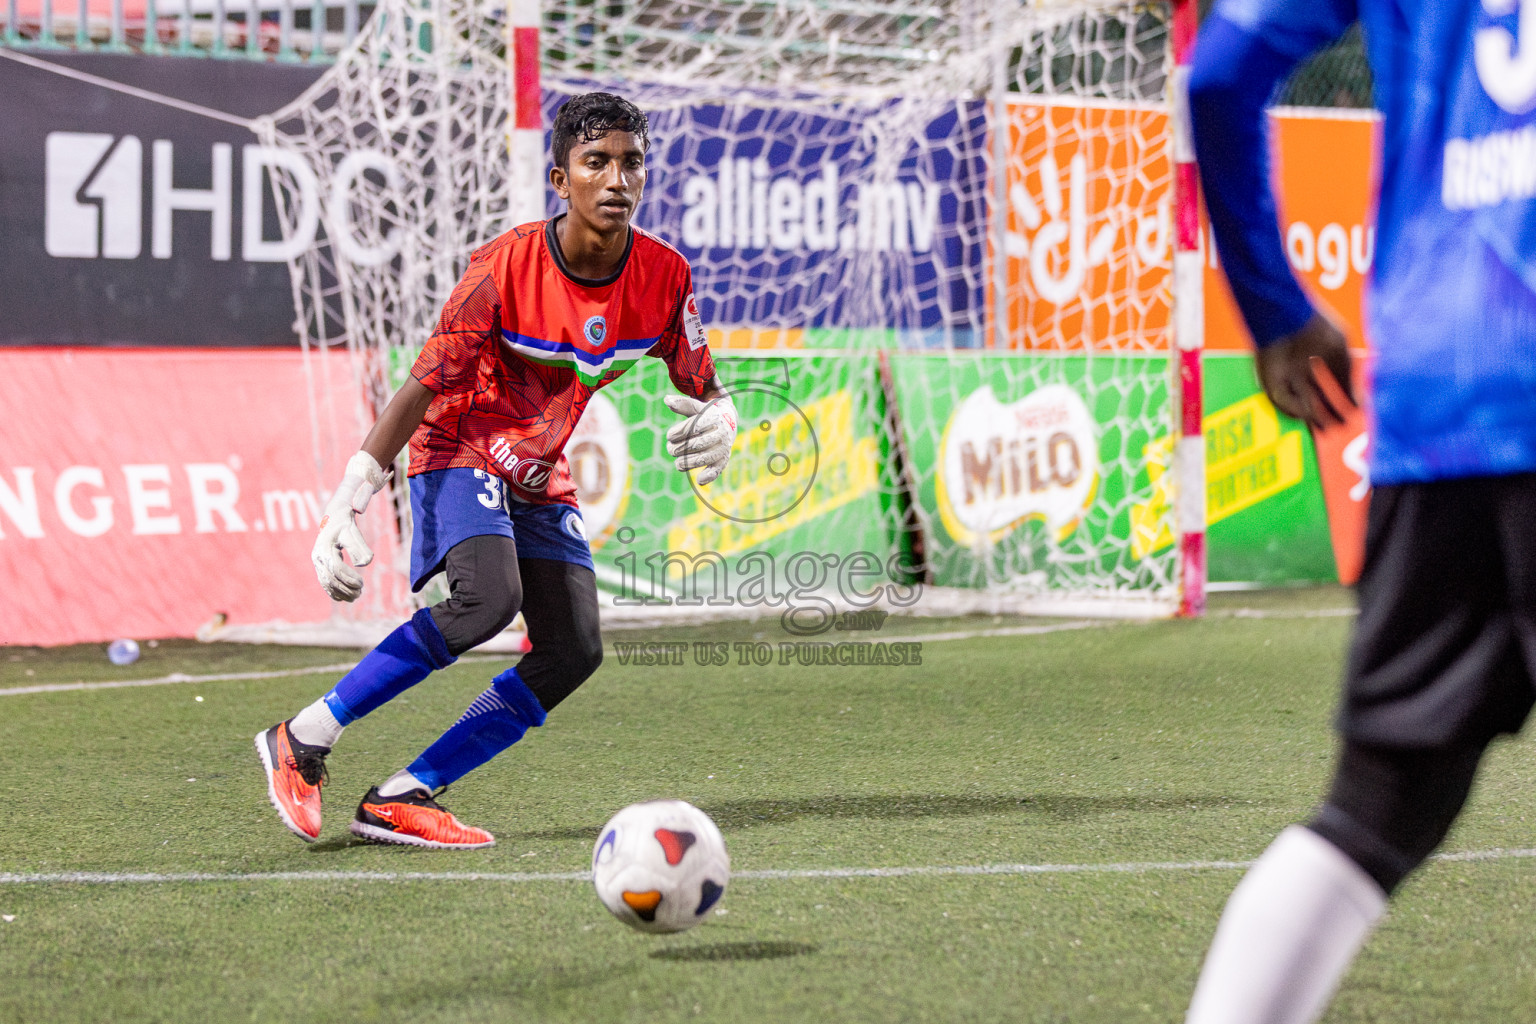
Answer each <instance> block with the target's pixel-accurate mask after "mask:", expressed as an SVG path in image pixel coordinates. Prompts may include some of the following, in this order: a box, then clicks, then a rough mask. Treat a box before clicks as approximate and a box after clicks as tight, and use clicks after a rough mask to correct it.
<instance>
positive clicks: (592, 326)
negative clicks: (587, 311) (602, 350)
mask: <svg viewBox="0 0 1536 1024" xmlns="http://www.w3.org/2000/svg"><path fill="white" fill-rule="evenodd" d="M581 333H582V334H583V335H584V336H585V337H586V339H587V340H588V341H590V342H591V343H592V344H594V345H601V344H602V343H603V339H604V338H606V337H608V321H607V320H604V319H603V318H602V317H601V316H594V317H588V318H587V322H586V323H584V324H582V325H581Z"/></svg>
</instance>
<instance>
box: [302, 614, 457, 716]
mask: <svg viewBox="0 0 1536 1024" xmlns="http://www.w3.org/2000/svg"><path fill="white" fill-rule="evenodd" d="M457 660H458V659H457V658H455V657H454V656H453V655H451V654H449V653H448V641H446V640H444V639H443V634H442V633H441V632H440V631H439V630H438V628H437V623H436V622H433V621H432V614H431V613H430V612H428V611H427V609H425V608H422V609H421V610H419V611H418V612H417V613H416V614H415V615H412V616H411V618H410V621H408V622H406V623H405V624H404V625H403V626H401V627H400V628H399V629H397V630H395V631H394V632H393V633H391V634H389V636H387V637H385V638H384V640H383V642H382V643H380V644H379V646H377V647H375V648H374V649H373V650H371V651H369V652H368V654H367V655H366V656H365V657H364V658H363V660H362V661H360V662H358V663H357V664H356V665H355V666H354V667H353V669H352V671H350V672H348V673H347V674H346V675H344V676H342V677H341V681H340V682H339V683H337V684H336V685H335V687H334V688H332V690H331V692H330V693H328V694H326V695H325V703H326V704H327V705H328V706H329V707H330V709H331V714H333V715H335V716H336V721H337V722H339V723H341V724H342V725H350V724H351V723H353V722H355V721H357V720H358V719H359V718H362V717H363V716H364V715H366V714H367V713H368V712H370V711H373V710H375V709H376V708H379V707H382V706H383V705H385V704H387V703H389V702H390V701H391V700H393V699H395V698H396V697H398V696H399V695H400V694H402V693H404V692H405V691H406V690H408V689H410V688H411V687H413V686H415V685H416V684H417V683H419V682H421V681H422V680H423V679H425V678H427V676H428V675H429V674H431V672H432V671H433V670H434V669H439V668H447V667H448V666H449V665H452V664H453V663H454V662H455V661H457Z"/></svg>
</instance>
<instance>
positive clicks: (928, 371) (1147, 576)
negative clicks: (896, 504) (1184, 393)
mask: <svg viewBox="0 0 1536 1024" xmlns="http://www.w3.org/2000/svg"><path fill="white" fill-rule="evenodd" d="M891 368H892V376H893V378H894V388H895V393H896V397H897V406H898V409H899V412H900V421H901V437H902V441H903V445H904V449H905V455H906V466H907V469H908V477H909V480H908V482H909V485H910V486H911V488H912V492H913V499H914V501H915V503H916V505H917V508H918V509H919V511H920V514H921V518H922V520H923V523H924V535H923V545H924V550H923V554H924V560H925V561H926V563H927V564H928V565H929V566H930V567H931V569H932V572H933V580H932V581H933V582H934V583H936V584H939V585H941V586H954V587H980V586H989V585H1006V586H1009V587H1012V588H1015V589H1018V588H1021V587H1022V588H1023V589H1026V590H1028V591H1037V592H1042V593H1043V592H1048V591H1058V590H1062V589H1067V588H1070V589H1075V590H1079V591H1084V590H1086V591H1093V592H1098V593H1101V594H1111V593H1122V594H1126V595H1132V594H1140V595H1153V596H1162V597H1166V596H1167V595H1168V594H1169V593H1170V591H1171V588H1172V587H1173V586H1174V584H1175V582H1176V581H1175V579H1174V559H1173V556H1172V553H1171V552H1169V551H1165V550H1162V549H1161V548H1159V547H1158V546H1157V545H1156V544H1155V543H1154V538H1155V537H1157V536H1158V535H1159V534H1160V533H1161V532H1162V531H1163V530H1165V529H1167V528H1168V527H1167V520H1168V519H1169V518H1170V516H1171V508H1168V507H1164V506H1163V505H1159V504H1158V503H1157V497H1158V493H1159V490H1158V487H1157V483H1158V479H1157V474H1158V473H1159V472H1160V471H1161V470H1162V468H1163V466H1162V465H1161V464H1159V463H1158V462H1157V460H1156V458H1155V457H1154V456H1155V454H1156V453H1155V450H1154V445H1155V442H1156V441H1157V439H1158V438H1159V437H1160V436H1161V435H1162V434H1165V433H1166V431H1167V424H1168V423H1169V422H1170V421H1169V412H1168V409H1169V406H1168V402H1169V387H1168V360H1167V359H1166V358H1164V357H1160V356H1127V357H1113V356H1102V355H1099V356H1086V355H1022V354H1013V355H999V354H975V355H969V354H967V355H959V354H947V355H938V354H935V355H931V356H930V355H924V354H920V353H902V354H897V355H893V356H892V358H891ZM1164 461H1166V460H1164Z"/></svg>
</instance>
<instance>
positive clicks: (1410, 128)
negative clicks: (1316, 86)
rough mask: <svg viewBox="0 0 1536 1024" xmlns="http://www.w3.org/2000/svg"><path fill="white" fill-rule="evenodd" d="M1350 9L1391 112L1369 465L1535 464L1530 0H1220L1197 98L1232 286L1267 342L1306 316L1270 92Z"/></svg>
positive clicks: (1440, 469)
mask: <svg viewBox="0 0 1536 1024" xmlns="http://www.w3.org/2000/svg"><path fill="white" fill-rule="evenodd" d="M1357 18H1358V19H1359V20H1360V21H1361V22H1362V24H1363V27H1364V30H1365V39H1366V51H1367V56H1368V57H1369V59H1370V64H1371V70H1372V72H1373V74H1374V77H1375V91H1376V104H1377V106H1378V107H1379V108H1380V110H1381V112H1382V131H1381V185H1380V205H1379V208H1378V212H1377V228H1376V258H1375V268H1374V275H1373V277H1372V280H1371V282H1370V286H1369V289H1368V292H1367V298H1366V322H1367V325H1368V329H1369V331H1370V335H1371V341H1372V344H1373V346H1374V348H1375V357H1374V362H1373V364H1372V403H1373V423H1372V443H1371V448H1372V455H1371V460H1372V466H1371V470H1372V478H1373V480H1374V482H1376V483H1381V484H1395V483H1406V482H1412V481H1426V480H1438V479H1450V478H1456V477H1468V476H1493V475H1502V474H1508V473H1517V472H1528V471H1536V0H1219V2H1218V4H1217V7H1216V10H1215V12H1214V13H1213V15H1212V16H1211V17H1210V18H1208V19H1207V21H1206V23H1205V25H1204V26H1203V27H1202V29H1201V39H1200V42H1199V43H1198V44H1197V47H1196V52H1195V55H1194V66H1193V68H1192V71H1191V78H1190V100H1191V108H1192V113H1193V120H1194V132H1195V146H1196V152H1197V156H1198V158H1199V160H1200V162H1201V178H1202V182H1203V184H1204V186H1205V190H1206V199H1207V204H1208V206H1209V208H1210V210H1211V219H1212V228H1213V230H1214V232H1215V235H1216V242H1217V247H1218V249H1219V250H1220V252H1221V255H1222V262H1223V265H1224V266H1225V268H1226V270H1227V275H1228V278H1229V280H1230V281H1231V284H1232V290H1233V294H1234V296H1235V297H1236V298H1237V300H1238V305H1239V307H1240V308H1241V309H1242V311H1243V315H1244V319H1245V320H1246V321H1247V322H1248V326H1249V329H1250V330H1251V331H1252V332H1253V335H1254V341H1255V343H1256V344H1258V345H1260V346H1263V345H1266V344H1269V343H1272V342H1273V341H1275V340H1277V339H1278V338H1280V337H1281V336H1283V335H1285V334H1288V333H1289V332H1291V331H1294V330H1296V329H1297V328H1298V327H1300V326H1301V325H1302V324H1303V323H1305V322H1306V320H1307V319H1308V318H1309V317H1310V316H1311V314H1312V309H1311V305H1310V303H1309V302H1308V301H1307V299H1306V298H1305V296H1304V295H1303V293H1302V291H1301V289H1300V287H1299V286H1298V285H1297V283H1296V281H1295V279H1294V277H1292V275H1291V273H1290V268H1289V266H1288V264H1287V263H1286V260H1285V254H1284V249H1283V246H1282V244H1281V241H1280V234H1279V229H1278V227H1277V225H1276V222H1275V210H1274V204H1273V198H1272V196H1271V194H1270V191H1269V178H1268V169H1267V166H1266V154H1265V143H1266V134H1265V131H1264V123H1263V113H1262V109H1263V106H1264V103H1265V101H1266V100H1267V99H1268V98H1269V96H1270V95H1271V94H1272V92H1273V89H1274V87H1275V85H1276V84H1277V83H1278V82H1279V81H1281V80H1282V79H1283V77H1284V76H1285V75H1286V74H1287V73H1288V72H1289V71H1290V70H1291V69H1292V68H1294V67H1295V66H1296V64H1298V63H1299V62H1300V61H1301V60H1302V59H1303V58H1305V57H1306V56H1307V55H1308V54H1310V53H1311V52H1312V51H1314V50H1315V49H1317V48H1318V47H1320V46H1322V45H1323V44H1325V43H1328V42H1330V41H1332V40H1333V39H1335V38H1336V37H1337V36H1338V35H1340V34H1341V33H1342V32H1343V31H1344V29H1345V28H1347V27H1348V26H1349V25H1350V24H1351V23H1352V22H1353V21H1355V20H1356V19H1357ZM1292 158H1293V159H1294V158H1296V157H1294V156H1293V157H1292Z"/></svg>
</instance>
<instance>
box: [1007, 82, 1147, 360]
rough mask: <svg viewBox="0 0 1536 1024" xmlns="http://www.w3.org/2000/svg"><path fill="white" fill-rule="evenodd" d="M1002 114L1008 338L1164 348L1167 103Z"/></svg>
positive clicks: (1030, 345) (1070, 345)
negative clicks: (1006, 132)
mask: <svg viewBox="0 0 1536 1024" xmlns="http://www.w3.org/2000/svg"><path fill="white" fill-rule="evenodd" d="M1009 115H1010V116H1009V137H1008V163H1007V182H1006V185H1007V195H1008V212H1007V222H1006V229H1005V234H1004V236H1003V247H1004V251H1005V257H1006V264H1005V275H1006V276H1005V280H1006V283H1007V289H1008V318H1007V323H1008V339H1009V345H1008V347H1010V348H1023V349H1032V350H1037V351H1053V350H1054V351H1077V352H1080V351H1085V350H1086V351H1102V352H1147V351H1158V350H1162V349H1165V348H1167V346H1168V340H1169V324H1170V322H1171V319H1172V317H1171V312H1172V304H1171V302H1172V293H1171V291H1170V276H1171V267H1172V262H1171V260H1172V251H1173V250H1172V246H1173V241H1172V234H1171V232H1172V217H1171V205H1170V204H1171V201H1172V163H1171V162H1170V160H1169V159H1168V152H1167V144H1166V141H1165V136H1166V133H1167V124H1168V115H1167V113H1166V112H1164V111H1163V110H1162V109H1160V108H1152V107H1142V106H1129V105H1124V104H1090V103H1082V102H1078V103H1063V102H1050V103H1041V102H1016V103H1013V104H1011V105H1010V110H1009ZM989 308H991V307H990V306H989Z"/></svg>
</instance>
